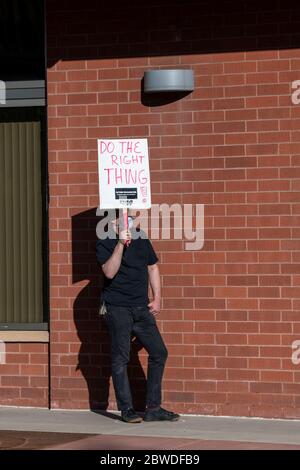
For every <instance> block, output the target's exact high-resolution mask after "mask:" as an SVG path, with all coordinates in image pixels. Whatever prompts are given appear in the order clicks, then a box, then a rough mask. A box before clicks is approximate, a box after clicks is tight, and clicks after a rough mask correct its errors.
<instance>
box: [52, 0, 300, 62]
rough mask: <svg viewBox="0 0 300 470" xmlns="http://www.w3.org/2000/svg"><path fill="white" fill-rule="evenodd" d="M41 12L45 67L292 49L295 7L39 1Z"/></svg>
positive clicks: (296, 37) (237, 2) (242, 1)
mask: <svg viewBox="0 0 300 470" xmlns="http://www.w3.org/2000/svg"><path fill="white" fill-rule="evenodd" d="M46 15H47V53H48V67H52V66H53V65H54V64H55V63H56V62H58V61H60V60H63V61H64V60H66V61H67V60H88V59H97V60H101V59H114V58H125V57H128V58H129V57H157V56H172V55H173V56H178V55H184V54H187V55H188V54H210V53H226V52H239V51H240V52H244V51H254V50H268V49H289V48H294V47H299V46H300V34H299V6H297V2H284V1H282V0H272V1H261V0H227V1H225V2H207V0H197V1H195V0H187V1H184V2H183V1H182V0H164V1H161V0H149V1H147V2H141V1H140V0H132V1H131V2H124V1H123V2H119V1H118V0H116V1H115V2H114V3H113V4H111V3H109V2H104V1H100V0H86V1H85V2H84V3H82V1H81V0H72V1H70V0H46ZM162 63H165V62H162ZM172 63H173V62H172ZM169 65H171V63H170V64H169ZM174 65H178V61H176V57H175V58H174Z"/></svg>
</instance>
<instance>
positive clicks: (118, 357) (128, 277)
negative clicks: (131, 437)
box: [96, 211, 179, 423]
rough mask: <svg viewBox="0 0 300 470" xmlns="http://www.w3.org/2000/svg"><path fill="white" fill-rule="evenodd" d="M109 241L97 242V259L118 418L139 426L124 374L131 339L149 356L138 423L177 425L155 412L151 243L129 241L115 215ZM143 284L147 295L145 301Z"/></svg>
mask: <svg viewBox="0 0 300 470" xmlns="http://www.w3.org/2000/svg"><path fill="white" fill-rule="evenodd" d="M111 223H112V228H113V231H114V234H115V238H106V239H104V240H102V239H101V240H100V239H98V240H97V244H96V254H97V260H98V262H99V263H100V265H101V266H102V270H103V273H104V275H105V284H104V289H103V296H102V299H103V304H104V311H105V314H104V315H105V316H104V318H105V321H106V324H107V327H108V331H109V334H110V338H111V356H112V357H111V360H112V378H113V384H114V389H115V394H116V399H117V404H118V409H119V410H120V411H121V417H122V420H123V421H125V422H126V423H139V422H141V421H142V418H141V417H140V416H139V415H138V414H137V413H136V412H135V410H134V409H133V405H132V396H131V391H130V386H129V380H128V375H127V365H128V362H129V358H130V346H131V338H132V336H136V337H137V338H138V340H139V341H140V342H141V343H142V345H143V346H144V348H145V349H146V351H147V352H148V354H149V357H148V371H147V398H146V404H147V408H146V413H145V416H144V421H177V420H178V419H179V415H178V414H176V413H172V412H170V411H167V410H165V409H163V408H161V406H160V405H161V382H162V377H163V371H164V366H165V362H166V359H167V356H168V351H167V349H166V346H165V344H164V342H163V339H162V337H161V335H160V332H159V330H158V328H157V325H156V321H155V315H156V314H158V313H159V310H160V301H161V292H160V275H159V269H158V266H157V261H158V258H157V256H156V254H155V251H154V250H153V247H152V245H151V242H150V241H149V240H148V239H145V238H141V237H139V238H136V239H132V234H131V231H130V229H127V230H122V228H121V226H120V219H119V211H117V214H116V217H115V218H114V220H112V221H111ZM148 281H150V286H151V289H152V292H153V300H152V301H151V302H149V298H148Z"/></svg>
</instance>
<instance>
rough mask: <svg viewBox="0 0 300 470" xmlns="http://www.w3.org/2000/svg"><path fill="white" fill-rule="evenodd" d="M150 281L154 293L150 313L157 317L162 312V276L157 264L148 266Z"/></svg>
mask: <svg viewBox="0 0 300 470" xmlns="http://www.w3.org/2000/svg"><path fill="white" fill-rule="evenodd" d="M148 273H149V281H150V286H151V289H152V292H153V300H152V302H150V303H149V304H148V307H149V309H150V312H151V313H153V315H156V314H157V313H159V311H160V300H161V287H160V274H159V268H158V265H157V264H152V265H150V266H148Z"/></svg>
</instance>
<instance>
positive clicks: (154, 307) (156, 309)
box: [148, 298, 160, 315]
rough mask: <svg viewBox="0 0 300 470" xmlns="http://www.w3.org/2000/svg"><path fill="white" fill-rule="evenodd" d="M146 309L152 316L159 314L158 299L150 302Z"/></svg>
mask: <svg viewBox="0 0 300 470" xmlns="http://www.w3.org/2000/svg"><path fill="white" fill-rule="evenodd" d="M148 307H149V310H150V312H151V313H152V314H153V315H157V314H158V313H159V312H160V299H159V298H156V299H153V300H152V302H150V303H149V304H148Z"/></svg>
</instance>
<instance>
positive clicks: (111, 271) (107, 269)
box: [102, 230, 131, 279]
mask: <svg viewBox="0 0 300 470" xmlns="http://www.w3.org/2000/svg"><path fill="white" fill-rule="evenodd" d="M127 240H131V233H130V231H129V230H123V231H122V232H120V238H119V240H118V243H117V244H116V246H115V249H114V251H113V254H112V255H111V257H110V258H109V259H108V260H107V261H106V263H104V264H102V271H103V272H104V274H105V276H106V277H107V278H108V279H113V278H114V277H115V275H116V274H117V272H118V271H119V269H120V266H121V261H122V256H123V251H124V245H125V243H126V241H127Z"/></svg>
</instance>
